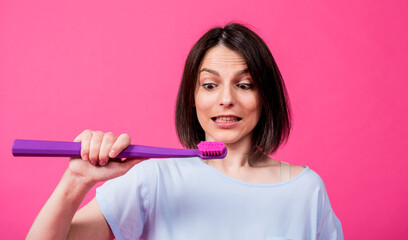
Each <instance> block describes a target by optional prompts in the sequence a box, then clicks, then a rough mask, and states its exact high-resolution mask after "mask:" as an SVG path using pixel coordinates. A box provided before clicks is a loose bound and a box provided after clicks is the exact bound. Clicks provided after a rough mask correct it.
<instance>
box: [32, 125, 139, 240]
mask: <svg viewBox="0 0 408 240" xmlns="http://www.w3.org/2000/svg"><path fill="white" fill-rule="evenodd" d="M74 141H76V142H81V146H82V148H81V156H82V159H81V158H71V159H70V162H69V166H68V169H67V170H66V171H65V173H64V175H63V176H62V178H61V181H60V182H59V184H58V186H57V187H56V189H55V191H54V192H53V193H52V195H51V197H50V198H49V199H48V201H47V202H46V203H45V205H44V207H43V208H42V209H41V211H40V213H39V214H38V216H37V218H36V219H35V221H34V223H33V225H32V227H31V229H30V231H29V233H28V235H27V239H67V238H68V237H69V238H70V239H75V238H82V239H83V238H87V237H86V236H92V238H97V239H112V238H113V235H112V233H111V230H110V228H109V226H108V224H107V223H106V221H105V219H104V217H103V215H102V213H101V211H100V209H99V206H98V204H97V203H96V201H95V200H92V201H91V202H89V203H88V204H87V205H86V206H84V207H83V208H82V209H81V210H80V211H78V212H77V213H76V211H77V210H78V208H79V205H80V204H81V202H82V200H83V199H84V197H85V196H86V194H87V193H88V191H89V190H90V189H91V188H92V187H93V186H94V185H95V184H96V183H97V182H100V181H106V180H108V179H112V178H115V177H118V176H121V175H123V174H125V173H126V172H127V171H128V170H129V169H130V168H132V167H133V166H134V165H135V164H136V163H138V162H140V161H141V159H139V160H127V161H126V162H123V163H117V162H109V161H108V160H109V157H111V158H114V157H116V156H117V155H118V154H119V153H120V152H121V151H122V150H123V149H125V148H126V147H127V146H129V145H130V137H129V136H128V135H127V134H122V135H121V136H119V137H118V138H116V137H114V136H113V135H112V133H106V134H105V133H102V132H93V131H90V130H85V131H84V132H83V133H81V134H80V135H79V136H78V137H77V138H76V139H75V140H74ZM111 150H114V152H115V153H114V154H109V153H110V152H111ZM84 160H85V161H84ZM101 165H103V166H101ZM71 222H72V224H71Z"/></svg>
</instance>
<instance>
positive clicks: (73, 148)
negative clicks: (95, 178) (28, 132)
mask: <svg viewBox="0 0 408 240" xmlns="http://www.w3.org/2000/svg"><path fill="white" fill-rule="evenodd" d="M197 147H198V149H176V148H161V147H150V146H141V145H129V146H128V147H127V148H125V149H124V150H123V151H122V152H121V153H120V154H119V155H118V156H116V158H173V157H186V158H187V157H200V158H202V159H221V158H225V156H226V155H227V148H226V147H225V145H224V143H222V142H206V141H202V142H200V143H199V144H198V145H197ZM12 153H13V156H16V157H24V156H25V157H81V143H80V142H63V141H41V140H22V139H16V140H14V142H13V147H12Z"/></svg>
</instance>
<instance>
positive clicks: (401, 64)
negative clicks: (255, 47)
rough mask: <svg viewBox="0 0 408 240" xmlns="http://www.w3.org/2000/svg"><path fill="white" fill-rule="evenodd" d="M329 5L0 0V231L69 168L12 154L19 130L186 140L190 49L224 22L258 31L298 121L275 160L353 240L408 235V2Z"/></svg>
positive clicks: (18, 234)
mask: <svg viewBox="0 0 408 240" xmlns="http://www.w3.org/2000/svg"><path fill="white" fill-rule="evenodd" d="M333 2H334V1H325V0H313V1H304V0H292V1H287V0H281V1H256V0H252V1H245V0H239V1H237V0H234V1H232V0H231V1H220V0H208V1H200V2H197V3H193V2H192V1H187V0H185V1H175V2H171V1H136V0H133V1H100V0H98V1H11V0H10V1H1V2H0V83H1V85H0V132H1V135H2V136H1V138H0V153H1V156H2V158H1V160H0V163H1V166H0V184H1V185H0V186H1V189H0V190H1V198H0V236H2V238H5V239H22V238H24V236H25V235H26V233H27V231H28V229H29V228H30V226H31V224H32V222H33V220H34V218H35V216H36V215H37V213H38V212H39V210H40V209H41V207H42V205H43V204H44V203H45V201H46V200H47V199H48V197H49V195H50V194H51V193H52V191H53V189H54V188H55V186H56V185H57V183H58V181H59V179H60V177H61V175H62V173H63V172H64V170H65V168H66V166H67V159H66V158H48V159H46V158H14V157H12V155H11V145H12V141H13V140H14V139H17V138H20V139H42V140H66V141H72V140H73V139H74V138H75V137H76V135H78V134H79V133H80V132H81V131H82V130H84V129H87V128H90V129H93V130H102V131H112V132H114V133H115V134H117V135H118V134H120V133H123V132H126V133H129V134H130V135H131V137H132V143H134V144H137V143H138V144H146V145H153V146H163V147H179V146H180V145H179V143H178V140H177V137H176V134H175V128H174V120H173V119H174V113H173V112H174V107H175V98H176V94H177V90H178V85H179V82H180V78H181V73H182V67H183V64H184V60H185V58H186V56H187V54H188V51H189V50H190V48H191V47H192V45H193V44H194V42H195V41H196V40H197V39H198V38H199V36H201V35H202V34H203V33H204V32H205V31H207V30H208V29H209V28H211V27H212V26H214V25H217V24H225V23H228V22H230V21H238V22H241V23H246V24H248V25H249V26H252V29H253V30H255V31H256V32H257V33H258V34H260V36H261V37H263V38H264V40H265V41H266V42H267V44H268V45H269V47H270V49H271V51H272V53H273V54H274V56H275V59H276V61H277V63H278V65H279V66H280V69H281V71H282V74H283V76H284V78H285V80H286V84H287V87H288V90H289V95H290V97H291V102H292V108H293V112H294V128H293V133H292V135H291V138H290V140H289V142H288V144H287V145H286V146H285V147H283V148H282V149H281V150H280V151H279V152H278V153H277V154H275V156H274V157H275V158H276V159H278V160H283V161H287V162H290V163H293V164H302V165H308V166H310V167H311V168H312V169H314V170H315V171H316V172H318V173H319V174H320V176H321V177H322V178H323V180H324V181H325V183H326V187H327V189H328V193H329V196H330V200H331V203H332V206H333V208H334V210H335V213H336V215H337V216H338V217H339V218H340V220H341V222H342V224H343V229H344V234H345V237H346V239H402V238H403V237H404V236H407V235H408V226H407V225H408V224H407V221H406V215H407V214H408V207H407V200H406V197H407V195H408V188H407V186H406V183H407V177H406V175H407V174H406V169H407V167H408V162H407V150H406V146H407V140H406V139H407V134H408V127H407V122H408V111H407V110H408V94H407V90H408V80H407V76H408V74H407V73H408V64H407V63H408V61H407V53H408V51H407V48H408V17H407V16H408V15H407V12H408V4H407V2H406V1H402V0H401V1H396V0H395V1H368V0H366V1H352V0H345V1H336V2H337V3H333ZM404 146H405V148H404ZM94 194H95V193H94V191H92V192H90V193H89V196H88V197H87V199H86V201H89V199H91V198H92V197H93V196H94Z"/></svg>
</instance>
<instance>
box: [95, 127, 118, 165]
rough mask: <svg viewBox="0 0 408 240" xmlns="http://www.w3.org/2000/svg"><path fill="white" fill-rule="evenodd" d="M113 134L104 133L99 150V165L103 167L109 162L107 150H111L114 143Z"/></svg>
mask: <svg viewBox="0 0 408 240" xmlns="http://www.w3.org/2000/svg"><path fill="white" fill-rule="evenodd" d="M116 139H117V138H116V137H115V135H113V133H111V132H109V133H105V135H104V136H103V139H102V144H101V149H100V150H99V164H100V165H105V164H106V163H107V162H108V160H109V150H111V148H112V145H113V143H114V142H115V141H116Z"/></svg>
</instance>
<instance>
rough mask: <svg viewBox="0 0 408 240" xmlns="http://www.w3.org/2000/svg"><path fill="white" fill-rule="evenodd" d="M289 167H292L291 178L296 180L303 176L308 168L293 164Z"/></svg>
mask: <svg viewBox="0 0 408 240" xmlns="http://www.w3.org/2000/svg"><path fill="white" fill-rule="evenodd" d="M289 166H290V178H294V177H296V176H298V175H299V174H301V173H302V172H303V171H305V170H307V168H306V167H303V166H297V165H292V164H290V165H289Z"/></svg>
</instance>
